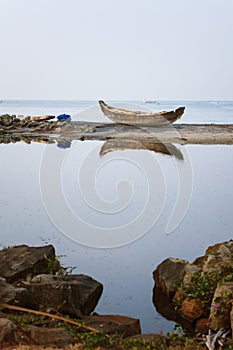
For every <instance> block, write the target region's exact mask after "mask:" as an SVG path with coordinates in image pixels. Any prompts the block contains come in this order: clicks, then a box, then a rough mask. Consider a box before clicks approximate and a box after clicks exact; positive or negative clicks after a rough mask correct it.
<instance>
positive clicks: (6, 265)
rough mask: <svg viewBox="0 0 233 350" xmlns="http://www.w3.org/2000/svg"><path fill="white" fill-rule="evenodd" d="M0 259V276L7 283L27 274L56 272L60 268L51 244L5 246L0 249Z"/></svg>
mask: <svg viewBox="0 0 233 350" xmlns="http://www.w3.org/2000/svg"><path fill="white" fill-rule="evenodd" d="M0 261H1V264H0V276H1V277H4V278H6V280H7V282H9V283H14V282H16V281H18V280H20V279H22V278H23V279H25V278H26V277H27V275H32V276H35V275H37V274H39V273H56V272H57V271H58V270H59V268H60V265H59V263H56V262H57V261H56V260H55V250H54V247H53V246H52V245H48V246H44V247H28V246H27V245H19V246H15V247H10V248H5V249H2V250H0ZM53 262H54V263H53Z"/></svg>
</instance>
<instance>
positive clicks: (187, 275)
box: [183, 263, 201, 286]
mask: <svg viewBox="0 0 233 350" xmlns="http://www.w3.org/2000/svg"><path fill="white" fill-rule="evenodd" d="M199 271H201V268H200V267H198V266H197V265H195V264H189V263H187V264H186V265H185V269H184V278H183V285H184V286H188V285H189V283H190V282H191V279H192V277H193V275H194V274H195V273H196V272H199Z"/></svg>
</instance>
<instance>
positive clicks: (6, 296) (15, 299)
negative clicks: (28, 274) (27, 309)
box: [0, 277, 28, 306]
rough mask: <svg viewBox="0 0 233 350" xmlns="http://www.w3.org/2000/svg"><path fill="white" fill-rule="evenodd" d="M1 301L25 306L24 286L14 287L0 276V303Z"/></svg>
mask: <svg viewBox="0 0 233 350" xmlns="http://www.w3.org/2000/svg"><path fill="white" fill-rule="evenodd" d="M3 303H10V304H18V305H21V306H27V303H28V292H27V290H26V289H25V288H15V287H14V286H12V285H11V284H8V283H7V282H6V280H5V278H1V277H0V304H3Z"/></svg>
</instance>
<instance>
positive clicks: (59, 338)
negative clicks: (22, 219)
mask: <svg viewBox="0 0 233 350" xmlns="http://www.w3.org/2000/svg"><path fill="white" fill-rule="evenodd" d="M102 292H103V285H102V284H101V283H100V282H98V281H96V280H94V279H93V278H92V277H90V276H86V275H83V274H68V273H67V271H66V269H65V268H63V267H62V266H61V265H60V263H59V261H58V260H57V258H56V256H55V249H54V247H53V246H52V245H48V246H43V247H28V246H27V245H20V246H13V247H9V248H5V249H2V250H1V251H0V347H1V344H4V343H13V344H15V343H25V341H26V343H27V341H28V340H29V343H30V342H34V343H36V344H40V345H52V346H59V347H61V346H65V345H67V344H70V343H73V342H74V339H73V337H72V335H71V334H70V333H69V332H68V331H67V330H66V329H65V328H64V327H60V328H43V327H39V326H36V325H34V324H32V325H30V324H29V325H25V327H24V339H22V337H21V335H20V334H21V333H22V332H20V331H19V329H18V328H17V324H15V323H14V322H12V321H11V320H10V319H8V317H7V315H8V311H9V310H12V307H13V310H16V309H14V307H16V308H17V307H20V308H21V311H23V310H22V308H23V309H24V311H25V312H29V313H30V311H36V310H38V312H40V311H42V312H46V313H52V314H55V315H57V314H58V315H61V316H62V315H63V316H65V317H70V318H75V319H77V318H78V319H81V320H82V322H84V323H85V325H88V326H90V327H92V328H93V327H95V328H94V329H96V330H100V331H103V332H105V333H109V334H119V335H121V336H123V337H126V336H133V335H135V334H140V333H141V330H140V321H139V320H138V319H134V318H130V317H126V316H120V315H91V314H92V312H93V311H94V309H95V307H96V305H97V303H98V301H99V299H100V297H101V295H102ZM9 306H10V307H9ZM34 314H35V313H34ZM25 337H26V338H27V339H26V338H25ZM38 342H39V343H38ZM41 342H42V343H41Z"/></svg>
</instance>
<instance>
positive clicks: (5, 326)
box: [0, 318, 16, 344]
mask: <svg viewBox="0 0 233 350" xmlns="http://www.w3.org/2000/svg"><path fill="white" fill-rule="evenodd" d="M15 328H16V327H15V325H14V324H13V323H12V322H11V321H10V320H8V319H7V318H0V344H1V343H2V342H3V341H5V342H8V343H9V342H12V341H13V340H14V331H15Z"/></svg>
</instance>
